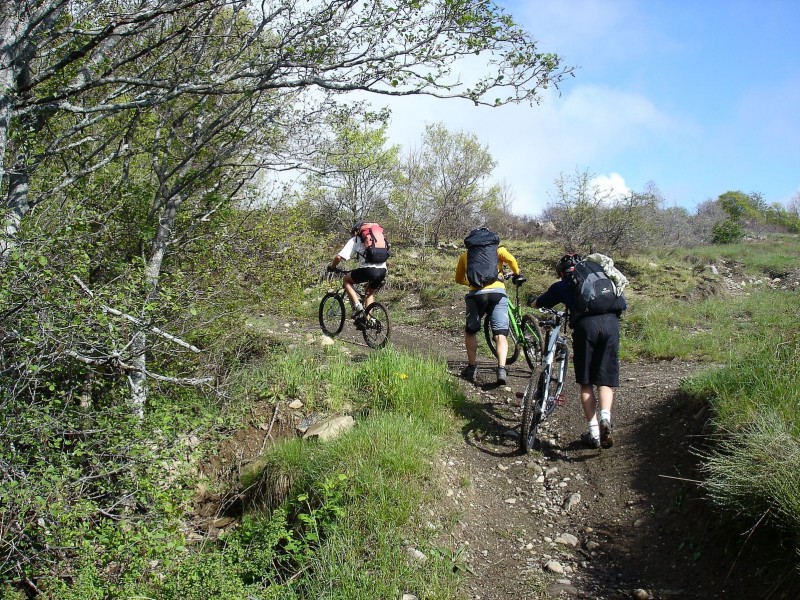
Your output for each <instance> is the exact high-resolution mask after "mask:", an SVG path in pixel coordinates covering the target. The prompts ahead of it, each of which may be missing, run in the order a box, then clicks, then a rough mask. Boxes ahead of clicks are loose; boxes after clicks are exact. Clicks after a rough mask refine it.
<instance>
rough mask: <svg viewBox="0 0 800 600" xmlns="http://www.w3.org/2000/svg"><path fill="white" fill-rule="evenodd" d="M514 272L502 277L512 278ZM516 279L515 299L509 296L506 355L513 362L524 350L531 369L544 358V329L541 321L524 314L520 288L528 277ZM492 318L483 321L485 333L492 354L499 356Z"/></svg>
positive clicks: (507, 362)
mask: <svg viewBox="0 0 800 600" xmlns="http://www.w3.org/2000/svg"><path fill="white" fill-rule="evenodd" d="M513 276H514V274H513V273H504V274H503V275H501V279H503V280H505V279H511V278H512V277H513ZM513 281H514V291H515V294H514V300H512V299H511V298H510V297H509V298H508V355H507V356H506V364H507V365H510V364H513V363H514V361H516V360H517V358H519V353H520V351H522V352H523V353H524V354H525V360H526V361H527V363H528V366H529V367H530V368H531V369H535V368H536V366H537V365H538V364H539V363H540V362H541V360H542V346H543V345H544V335H543V334H542V329H541V328H540V327H539V321H538V320H537V319H536V317H534V316H532V315H523V314H522V305H521V304H520V301H519V288H520V287H521V286H522V284H523V283H525V281H526V279H525V278H524V277H522V276H519V277H517V278H516V279H515V280H513ZM490 321H491V319H489V318H488V317H487V318H486V319H484V321H483V333H484V335H485V336H486V345H487V346H489V350H491V351H492V354H494V355H495V356H497V347H496V346H495V343H494V336H493V335H492V325H491V322H490Z"/></svg>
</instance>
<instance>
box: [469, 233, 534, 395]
mask: <svg viewBox="0 0 800 600" xmlns="http://www.w3.org/2000/svg"><path fill="white" fill-rule="evenodd" d="M488 234H490V235H491V236H494V237H495V238H496V240H497V244H488V249H485V250H483V256H479V257H478V259H474V262H478V260H479V259H483V260H484V261H491V262H494V253H496V257H497V258H496V269H494V281H491V282H489V283H485V284H484V285H478V283H476V281H480V282H484V281H486V280H478V279H476V278H475V277H474V276H472V275H471V273H470V271H471V268H470V265H469V264H468V263H469V261H468V256H469V253H468V251H465V252H463V253H462V254H461V256H459V258H458V264H457V265H456V275H455V278H456V282H457V283H459V284H461V285H466V286H469V292H468V293H467V295H466V296H464V301H465V303H466V308H467V314H466V324H465V327H464V346H465V347H466V351H467V366H466V367H465V368H464V370H463V371H462V372H461V376H462V377H463V378H464V379H466V380H468V381H475V374H476V373H477V368H478V337H477V333H478V331H480V329H481V320H482V319H483V318H484V316H485V317H486V318H488V319H491V321H490V322H491V325H492V334H493V335H494V339H495V346H496V348H497V383H498V385H505V383H506V379H507V374H506V354H507V353H508V300H507V298H506V286H505V284H504V283H503V282H502V281H501V280H499V279H498V275H499V273H500V272H501V271H502V269H503V265H507V266H508V267H509V268H510V269H511V272H512V273H514V277H515V278H516V277H519V276H520V274H521V273H520V269H519V266H518V265H517V259H516V258H514V255H513V254H511V252H509V251H508V250H507V249H506V248H505V247H504V246H500V245H499V239H500V238H499V237H498V236H497V235H496V234H494V233H492V232H489V231H488V230H487V229H486V228H478V229H473V230H472V231H471V232H470V235H468V236H467V238H465V241H464V243H465V245H466V246H467V247H468V248H469V243H468V240H470V239H471V237H473V236H474V235H484V236H486V235H488ZM473 268H474V265H473ZM470 278H471V279H472V282H471V281H470ZM488 279H491V277H489V278H488Z"/></svg>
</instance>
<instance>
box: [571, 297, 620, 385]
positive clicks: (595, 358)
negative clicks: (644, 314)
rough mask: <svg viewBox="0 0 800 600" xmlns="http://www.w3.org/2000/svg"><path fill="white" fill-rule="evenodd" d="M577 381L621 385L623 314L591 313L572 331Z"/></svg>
mask: <svg viewBox="0 0 800 600" xmlns="http://www.w3.org/2000/svg"><path fill="white" fill-rule="evenodd" d="M572 352H573V361H572V362H573V365H574V367H575V381H576V382H577V383H578V384H581V385H588V384H591V385H607V386H609V387H619V317H618V316H617V315H616V314H614V313H609V314H606V315H589V316H586V317H583V318H582V319H580V320H579V321H578V322H577V323H575V329H574V330H573V331H572Z"/></svg>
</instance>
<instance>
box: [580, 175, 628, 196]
mask: <svg viewBox="0 0 800 600" xmlns="http://www.w3.org/2000/svg"><path fill="white" fill-rule="evenodd" d="M589 185H590V187H593V188H597V190H598V191H599V192H600V193H601V194H602V195H606V194H607V195H608V196H609V198H617V197H619V196H626V195H627V194H629V193H630V191H631V190H630V189H628V186H627V185H626V184H625V179H624V178H623V177H622V175H620V174H619V173H611V174H610V175H598V176H597V177H594V178H593V179H592V180H591V181H590V182H589Z"/></svg>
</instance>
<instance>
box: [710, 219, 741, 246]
mask: <svg viewBox="0 0 800 600" xmlns="http://www.w3.org/2000/svg"><path fill="white" fill-rule="evenodd" d="M743 237H744V231H743V230H742V226H741V225H739V223H738V222H736V221H735V220H733V219H726V220H725V221H721V222H719V223H715V224H714V226H713V227H712V228H711V241H712V242H714V243H715V244H734V243H736V242H738V241H741V239H742V238H743Z"/></svg>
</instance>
